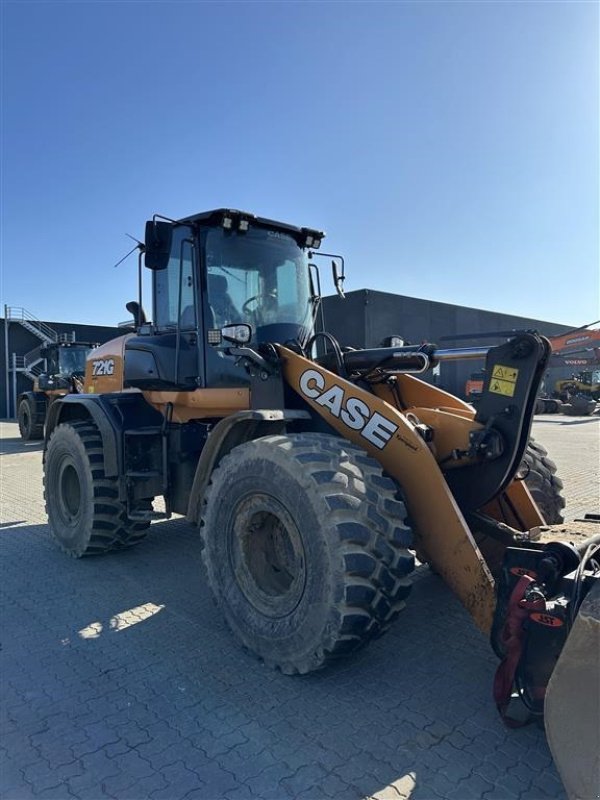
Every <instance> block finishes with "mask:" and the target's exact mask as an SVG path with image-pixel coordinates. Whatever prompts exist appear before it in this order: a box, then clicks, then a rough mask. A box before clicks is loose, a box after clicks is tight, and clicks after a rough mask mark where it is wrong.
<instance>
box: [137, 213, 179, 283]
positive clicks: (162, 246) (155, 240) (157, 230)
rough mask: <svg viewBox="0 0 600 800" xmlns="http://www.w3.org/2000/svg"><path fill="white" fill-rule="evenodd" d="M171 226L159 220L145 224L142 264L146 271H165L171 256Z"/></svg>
mask: <svg viewBox="0 0 600 800" xmlns="http://www.w3.org/2000/svg"><path fill="white" fill-rule="evenodd" d="M172 241H173V225H172V224H171V223H170V222H163V221H161V220H151V219H150V220H148V222H146V236H145V243H144V247H145V249H144V263H145V265H146V266H147V267H148V269H153V270H161V269H166V268H167V265H168V263H169V256H170V255H171V243H172Z"/></svg>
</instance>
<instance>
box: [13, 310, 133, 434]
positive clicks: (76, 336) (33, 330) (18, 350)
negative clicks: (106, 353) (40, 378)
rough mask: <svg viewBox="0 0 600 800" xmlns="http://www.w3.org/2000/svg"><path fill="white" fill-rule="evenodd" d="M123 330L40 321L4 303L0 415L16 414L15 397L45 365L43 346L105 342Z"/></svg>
mask: <svg viewBox="0 0 600 800" xmlns="http://www.w3.org/2000/svg"><path fill="white" fill-rule="evenodd" d="M122 333H123V331H122V330H120V329H119V328H118V327H114V328H112V327H107V326H102V325H80V324H79V323H75V322H48V321H44V320H39V319H37V318H36V317H35V316H34V315H33V314H31V313H30V312H29V311H27V309H25V308H22V307H20V306H4V317H0V386H1V391H0V418H2V419H4V418H14V417H16V410H15V409H16V403H15V399H16V398H17V397H18V396H19V394H20V393H21V392H26V391H28V390H30V389H31V387H32V385H33V379H34V377H35V376H36V374H37V373H39V371H40V370H41V368H42V366H43V360H42V359H41V358H40V357H39V352H38V349H39V347H40V345H43V344H48V343H50V342H59V341H63V342H68V341H78V342H93V343H95V344H96V343H97V344H102V343H104V342H107V341H108V340H109V339H114V337H115V336H120V335H121V334H122Z"/></svg>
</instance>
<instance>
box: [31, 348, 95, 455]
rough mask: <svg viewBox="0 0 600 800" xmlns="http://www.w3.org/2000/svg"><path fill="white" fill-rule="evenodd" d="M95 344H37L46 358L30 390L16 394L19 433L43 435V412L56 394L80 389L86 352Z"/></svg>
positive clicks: (44, 415) (33, 437) (54, 398)
mask: <svg viewBox="0 0 600 800" xmlns="http://www.w3.org/2000/svg"><path fill="white" fill-rule="evenodd" d="M94 347H97V343H92V342H71V341H69V342H49V343H48V344H45V345H42V346H41V347H40V348H39V351H37V352H39V356H40V358H43V359H45V362H46V365H45V369H44V371H43V372H41V373H40V374H39V375H36V377H35V379H34V382H33V389H32V391H28V392H23V393H22V394H20V395H19V398H18V411H17V418H18V422H19V433H20V434H21V438H22V439H24V440H25V441H31V440H33V439H43V438H44V423H45V420H46V413H47V411H48V407H49V406H50V404H51V403H53V402H54V400H56V398H57V397H63V396H64V395H65V394H68V393H70V392H74V393H78V392H81V391H82V390H83V377H84V375H85V362H86V358H87V355H88V353H89V352H90V351H91V350H92V349H93V348H94Z"/></svg>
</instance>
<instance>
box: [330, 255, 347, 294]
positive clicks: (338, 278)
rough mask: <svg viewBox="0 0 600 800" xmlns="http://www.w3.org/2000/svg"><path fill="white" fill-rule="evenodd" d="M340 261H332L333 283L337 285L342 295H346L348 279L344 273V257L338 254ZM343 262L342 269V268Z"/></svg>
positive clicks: (337, 290)
mask: <svg viewBox="0 0 600 800" xmlns="http://www.w3.org/2000/svg"><path fill="white" fill-rule="evenodd" d="M337 258H338V259H339V261H340V263H339V264H338V262H337V261H335V260H334V261H332V262H331V272H332V274H333V285H334V286H335V290H336V292H337V293H338V294H339V296H340V297H345V296H346V295H345V294H344V281H345V280H346V276H345V275H344V259H343V258H342V257H341V256H337ZM340 264H341V269H340Z"/></svg>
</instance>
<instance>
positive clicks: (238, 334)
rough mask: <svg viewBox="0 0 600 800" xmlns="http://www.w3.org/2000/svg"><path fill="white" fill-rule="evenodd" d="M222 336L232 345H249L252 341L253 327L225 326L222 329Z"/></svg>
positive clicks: (240, 325)
mask: <svg viewBox="0 0 600 800" xmlns="http://www.w3.org/2000/svg"><path fill="white" fill-rule="evenodd" d="M221 336H222V337H223V339H224V340H225V341H226V342H231V343H232V344H248V342H249V341H250V339H252V326H251V325H246V323H241V324H239V325H225V327H224V328H221Z"/></svg>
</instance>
